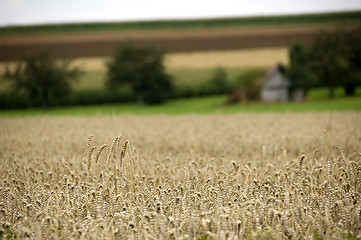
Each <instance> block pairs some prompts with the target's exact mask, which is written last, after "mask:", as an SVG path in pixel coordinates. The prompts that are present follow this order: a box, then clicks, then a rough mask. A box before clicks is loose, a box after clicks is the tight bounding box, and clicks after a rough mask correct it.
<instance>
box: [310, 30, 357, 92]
mask: <svg viewBox="0 0 361 240" xmlns="http://www.w3.org/2000/svg"><path fill="white" fill-rule="evenodd" d="M359 32H360V29H356V30H348V31H346V30H338V31H333V32H326V31H323V32H320V33H319V34H317V35H316V37H315V42H314V44H313V45H312V47H311V49H310V57H309V59H310V63H309V64H310V65H309V67H310V70H311V71H312V72H314V73H315V74H316V75H317V77H318V79H319V80H320V82H321V83H322V84H323V85H326V86H328V88H329V97H330V98H333V97H334V88H335V87H337V86H343V87H344V88H345V92H346V94H347V95H352V94H353V93H354V92H355V90H354V89H355V87H356V86H357V85H360V84H361V78H360V77H361V64H360V59H361V49H360V42H361V34H360V33H359Z"/></svg>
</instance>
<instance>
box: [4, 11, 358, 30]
mask: <svg viewBox="0 0 361 240" xmlns="http://www.w3.org/2000/svg"><path fill="white" fill-rule="evenodd" d="M327 23H332V24H343V23H361V11H354V12H339V13H319V14H302V15H281V16H258V17H234V18H213V19H192V20H159V21H129V22H93V23H70V24H48V25H30V26H7V27H0V35H4V34H5V35H7V34H36V33H65V32H94V31H107V32H108V31H128V30H154V29H159V30H161V29H199V28H225V27H249V26H275V25H278V26H280V25H294V24H297V25H299V24H327Z"/></svg>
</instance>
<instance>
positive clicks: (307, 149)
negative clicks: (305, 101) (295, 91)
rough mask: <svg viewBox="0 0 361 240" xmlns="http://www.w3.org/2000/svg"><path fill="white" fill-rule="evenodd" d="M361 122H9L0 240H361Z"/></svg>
mask: <svg viewBox="0 0 361 240" xmlns="http://www.w3.org/2000/svg"><path fill="white" fill-rule="evenodd" d="M360 119H361V115H360V113H322V114H321V113H303V114H254V115H252V114H248V115H245V114H244V115H206V116H199V115H187V116H142V117H139V116H108V117H105V116H98V117H92V118H87V117H60V118H54V117H35V118H22V119H20V118H15V119H7V118H1V119H0V132H1V134H0V145H1V149H0V156H1V161H0V176H1V178H0V234H1V235H2V236H3V237H7V238H16V239H23V238H30V239H198V238H201V237H203V239H206V237H209V238H210V237H212V238H213V239H256V238H257V239H306V238H307V239H321V238H322V239H351V238H350V237H352V236H354V237H361V227H360V226H361V201H360V199H361V155H360V150H361V128H360V126H361V120H360Z"/></svg>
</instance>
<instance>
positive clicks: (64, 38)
mask: <svg viewBox="0 0 361 240" xmlns="http://www.w3.org/2000/svg"><path fill="white" fill-rule="evenodd" d="M360 23H361V12H360V11H354V12H343V13H329V14H325V13H323V14H306V15H288V16H268V17H248V18H226V19H202V20H183V21H175V20H172V21H168V20H164V21H147V22H123V23H82V24H80V23H79V24H56V25H36V26H9V27H2V28H0V52H1V54H0V58H1V59H0V74H3V73H4V71H5V67H6V66H9V67H10V69H11V68H14V66H15V65H16V63H17V61H18V60H20V58H21V56H24V55H26V54H30V53H34V52H36V51H39V50H41V49H46V50H49V51H50V53H51V55H52V56H53V57H55V58H62V57H68V58H70V59H72V60H73V63H72V65H74V66H78V67H79V68H80V69H81V72H82V74H81V75H80V76H79V78H78V79H77V81H75V82H74V83H73V84H72V86H73V90H74V91H73V93H72V96H71V97H70V98H69V99H67V100H66V101H57V102H55V103H54V105H55V106H58V105H59V106H61V105H63V106H68V105H89V104H95V105H96V104H107V103H109V104H116V103H121V102H124V103H125V102H134V101H135V98H134V93H133V92H132V90H131V89H130V88H127V87H125V88H123V89H120V90H118V91H117V92H113V93H110V92H108V91H107V89H106V88H105V81H106V78H107V68H106V62H107V61H109V59H110V56H111V54H112V52H114V49H115V48H116V47H117V46H118V45H119V43H121V42H124V41H128V40H130V41H132V42H133V43H134V44H135V45H137V46H141V45H144V44H147V43H148V42H152V43H153V44H155V45H156V46H159V47H160V48H162V49H163V50H164V52H165V55H164V66H165V70H166V72H167V73H168V74H169V75H170V76H171V77H172V80H173V83H174V86H175V88H176V90H175V93H174V95H173V98H189V97H204V96H215V95H219V99H223V98H224V99H226V98H227V95H229V94H231V93H232V90H233V89H235V88H236V87H237V86H238V85H240V84H241V83H240V81H241V78H242V76H247V74H249V73H250V72H254V73H256V75H257V74H258V75H257V76H259V77H257V79H256V81H257V82H258V83H257V84H260V83H261V82H262V78H263V77H264V76H265V75H266V73H267V72H268V71H269V70H270V69H272V68H273V67H275V66H276V65H277V64H282V65H285V66H287V65H288V64H289V47H290V46H291V45H292V44H294V43H295V42H299V43H302V44H305V45H310V44H311V43H312V42H313V41H314V35H315V34H316V33H317V32H319V31H321V30H335V29H354V28H356V27H357V26H358V24H360ZM217 68H222V70H224V72H225V75H226V81H225V84H226V85H227V86H224V87H222V88H221V89H218V90H217V89H216V88H214V87H213V86H211V84H210V79H211V78H212V77H213V75H214V73H215V71H216V69H217ZM251 75H252V74H251ZM260 76H261V77H260ZM243 78H244V77H243ZM242 81H244V79H243V80H242ZM10 89H11V85H10V83H9V82H6V81H4V79H3V78H2V77H0V94H2V96H1V98H2V102H4V104H3V105H2V108H3V107H4V108H16V107H18V106H20V107H26V106H27V105H26V104H23V103H22V102H24V99H21V97H13V96H12V95H11V94H10ZM120 95H121V96H120ZM307 95H308V96H307V101H321V100H326V99H327V90H326V89H325V88H317V89H310V90H309V91H308V92H307ZM344 95H345V94H344V91H343V89H337V91H336V97H337V98H342V97H344ZM358 96H359V89H357V91H356V94H355V97H356V98H357V97H358ZM210 98H212V97H210ZM225 102H227V100H225V101H224V103H225ZM247 104H248V105H249V104H251V103H250V102H249V103H247ZM256 104H260V102H259V101H256ZM300 104H302V103H300ZM5 106H7V107H5ZM236 106H237V105H236ZM265 106H268V107H269V105H268V104H266V105H265ZM325 106H326V105H325ZM147 107H148V106H147ZM350 108H351V109H355V108H354V107H350ZM304 109H307V108H304ZM345 110H347V108H345ZM168 112H169V111H168ZM180 112H182V110H180ZM200 112H202V111H200ZM206 112H207V110H206Z"/></svg>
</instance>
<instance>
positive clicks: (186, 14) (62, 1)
mask: <svg viewBox="0 0 361 240" xmlns="http://www.w3.org/2000/svg"><path fill="white" fill-rule="evenodd" d="M352 10H361V0H222V1H220V0H216V1H212V0H0V25H1V26H5V25H17V24H41V23H63V22H89V21H91V22H94V21H124V20H125V21H128V20H150V19H183V18H205V17H232V16H254V15H275V14H295V13H312V12H328V11H333V12H334V11H352Z"/></svg>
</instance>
